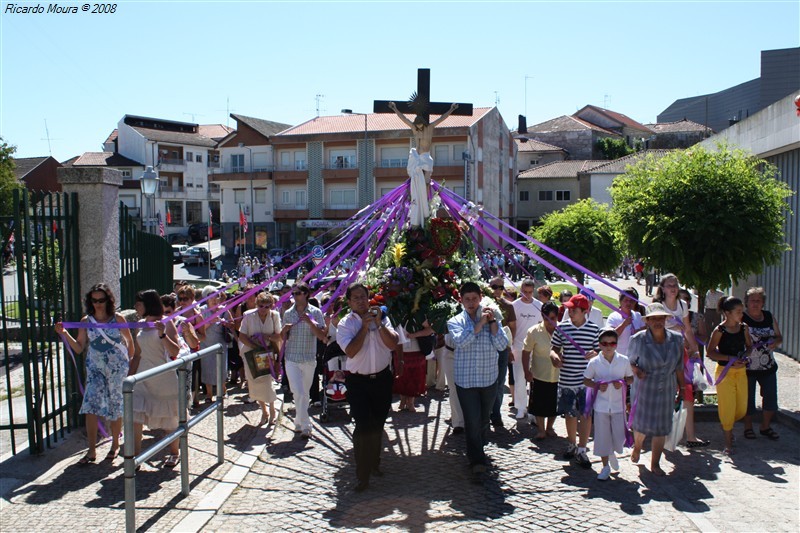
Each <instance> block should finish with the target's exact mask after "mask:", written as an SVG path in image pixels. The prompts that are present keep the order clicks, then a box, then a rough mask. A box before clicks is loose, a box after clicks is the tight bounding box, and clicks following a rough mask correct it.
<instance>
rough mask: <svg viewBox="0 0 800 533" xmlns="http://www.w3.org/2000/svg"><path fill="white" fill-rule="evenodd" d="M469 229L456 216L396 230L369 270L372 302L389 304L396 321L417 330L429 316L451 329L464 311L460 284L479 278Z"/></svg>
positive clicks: (439, 330)
mask: <svg viewBox="0 0 800 533" xmlns="http://www.w3.org/2000/svg"><path fill="white" fill-rule="evenodd" d="M462 224H463V223H462ZM466 229H467V228H466V227H465V226H459V225H458V224H457V223H456V222H455V221H454V220H452V219H445V218H431V219H428V220H427V221H426V224H425V227H424V228H423V227H419V228H411V229H404V230H398V231H396V232H395V234H394V235H393V236H392V238H391V241H390V243H389V245H388V246H387V248H386V251H385V252H384V253H383V254H382V255H381V257H378V258H377V259H376V261H375V262H374V263H373V266H372V267H371V268H370V269H369V271H368V272H367V283H368V285H369V286H370V287H371V288H372V289H373V291H374V292H375V297H374V299H373V302H372V304H373V305H378V306H385V307H386V310H387V313H388V316H389V319H390V320H391V321H392V324H394V325H395V326H404V327H405V328H406V329H407V330H408V331H410V332H414V331H419V330H420V329H422V328H423V323H424V322H425V321H426V320H427V321H428V323H429V324H430V325H431V327H432V328H433V329H434V331H436V332H437V333H444V332H445V331H446V329H447V320H449V319H450V318H451V317H452V316H454V315H455V314H456V313H458V312H459V311H460V310H461V304H460V303H459V293H458V288H459V287H460V286H461V284H462V283H463V282H464V281H467V280H477V279H479V270H478V266H477V257H476V255H475V251H474V248H473V246H472V242H471V241H470V240H469V239H467V238H464V235H463V232H464V230H466Z"/></svg>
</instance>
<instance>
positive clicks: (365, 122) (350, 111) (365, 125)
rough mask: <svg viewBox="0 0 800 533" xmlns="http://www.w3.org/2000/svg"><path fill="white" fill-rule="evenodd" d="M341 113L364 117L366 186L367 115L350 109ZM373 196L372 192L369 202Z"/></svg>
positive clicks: (365, 173) (365, 175)
mask: <svg viewBox="0 0 800 533" xmlns="http://www.w3.org/2000/svg"><path fill="white" fill-rule="evenodd" d="M342 113H344V114H345V115H361V116H363V117H364V184H365V185H366V181H367V169H368V167H367V116H368V114H367V113H355V112H353V110H352V109H342ZM374 196H375V194H374V191H373V198H371V199H370V202H372V201H374V200H375V198H374Z"/></svg>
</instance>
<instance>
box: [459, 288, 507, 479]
mask: <svg viewBox="0 0 800 533" xmlns="http://www.w3.org/2000/svg"><path fill="white" fill-rule="evenodd" d="M481 297H482V293H481V289H480V287H479V286H478V284H477V283H474V282H471V281H468V282H466V283H464V285H463V286H462V287H461V304H462V305H463V307H464V310H463V311H462V312H461V313H459V314H458V315H456V316H454V317H453V318H451V319H450V320H448V321H447V329H448V331H449V332H450V334H451V335H452V337H453V344H454V346H455V372H454V374H455V379H454V381H455V384H456V392H457V394H458V401H459V403H460V404H461V408H462V410H463V411H464V429H465V433H466V438H467V459H469V465H470V468H471V469H472V473H473V474H475V475H479V474H481V473H483V472H485V471H486V454H485V453H484V450H483V447H484V445H485V444H486V441H487V435H488V433H489V416H490V415H491V412H492V405H493V404H494V399H495V396H496V393H497V385H496V381H497V352H498V351H500V350H503V349H505V348H506V347H507V346H508V337H507V336H506V334H505V332H504V331H503V328H501V327H500V324H499V322H498V320H502V316H501V315H500V312H499V311H498V310H494V309H491V308H488V307H482V306H481Z"/></svg>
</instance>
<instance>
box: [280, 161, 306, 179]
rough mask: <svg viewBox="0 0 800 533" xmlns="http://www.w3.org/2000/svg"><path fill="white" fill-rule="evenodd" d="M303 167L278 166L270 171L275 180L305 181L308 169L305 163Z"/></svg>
mask: <svg viewBox="0 0 800 533" xmlns="http://www.w3.org/2000/svg"><path fill="white" fill-rule="evenodd" d="M302 167H303V168H295V167H287V166H280V167H278V169H277V170H276V171H275V172H273V173H272V177H273V179H274V180H275V181H306V180H307V179H308V170H307V169H306V167H305V165H302Z"/></svg>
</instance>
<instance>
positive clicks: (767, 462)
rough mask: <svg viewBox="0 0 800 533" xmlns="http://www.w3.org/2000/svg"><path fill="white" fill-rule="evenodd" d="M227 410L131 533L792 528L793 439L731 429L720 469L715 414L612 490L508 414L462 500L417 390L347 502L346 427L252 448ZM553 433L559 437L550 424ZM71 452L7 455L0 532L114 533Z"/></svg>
mask: <svg viewBox="0 0 800 533" xmlns="http://www.w3.org/2000/svg"><path fill="white" fill-rule="evenodd" d="M779 357H781V358H780V359H779V364H781V365H782V366H781V372H780V374H779V375H780V376H781V377H780V384H779V391H780V393H781V400H780V401H781V405H782V406H784V407H787V408H788V409H789V414H791V415H793V416H798V412H797V407H796V406H797V405H798V395H800V392H798V387H797V384H798V377H799V376H800V365H798V363H797V362H794V361H792V360H790V359H788V358H785V357H782V356H779ZM507 398H508V397H507ZM240 400H241V392H239V391H236V393H235V394H233V395H232V397H231V398H230V401H229V402H228V404H227V405H226V415H225V438H226V461H225V463H224V464H223V465H217V464H216V457H215V455H214V454H215V443H214V435H215V425H214V417H213V416H212V417H209V418H207V419H206V420H204V421H203V422H201V423H200V424H199V425H198V426H196V427H195V428H194V429H193V430H192V435H191V437H190V441H189V442H190V449H191V459H192V461H191V467H190V471H191V480H192V493H191V495H190V496H188V497H187V498H183V497H182V496H181V495H180V479H179V470H178V469H175V470H173V471H170V470H165V469H162V468H160V466H161V462H162V461H163V456H161V457H157V458H156V459H154V460H152V461H151V462H150V463H149V464H147V465H145V466H144V467H143V469H142V471H141V473H140V474H139V475H137V496H138V501H137V524H138V526H139V528H140V530H142V531H171V530H175V528H176V527H179V525H180V526H181V528H182V529H184V530H189V528H185V524H187V523H188V522H182V521H183V520H187V519H191V518H192V517H199V521H196V522H193V523H194V524H196V525H195V527H194V528H193V529H196V530H203V531H239V532H245V531H326V530H339V531H344V530H353V529H355V530H366V529H383V530H390V531H423V530H434V531H440V530H460V531H488V530H491V531H497V530H498V529H499V530H503V531H505V530H513V529H520V530H531V529H547V530H586V529H596V530H643V531H661V530H670V531H673V530H701V531H763V530H766V529H769V530H772V531H797V530H798V529H799V528H800V524H799V523H798V516H799V515H800V489H799V487H800V471H799V469H798V465H800V446H798V442H800V438H799V437H800V425H798V424H796V423H792V424H776V425H775V428H776V430H777V431H778V432H779V433H780V434H781V438H780V440H778V441H777V442H772V441H769V440H768V439H766V438H765V437H761V436H759V438H758V439H757V440H745V439H744V438H742V436H741V431H742V429H741V425H737V428H736V434H737V438H738V441H737V446H738V449H737V452H738V453H737V454H736V455H734V456H733V457H726V456H724V455H723V454H722V453H721V448H722V446H721V443H722V435H721V430H720V428H719V423H718V422H717V420H716V413H715V412H714V410H713V409H712V410H708V411H706V412H704V413H701V414H698V419H699V421H698V423H697V433H698V435H699V436H701V437H704V438H707V439H710V440H711V441H712V444H711V446H710V447H709V448H707V449H705V450H702V451H692V452H688V451H687V450H685V449H683V448H679V449H678V450H677V451H676V452H672V453H667V454H666V457H665V460H664V461H662V465H663V466H664V468H665V470H666V471H667V472H668V474H669V475H668V476H667V477H666V478H656V477H654V476H652V475H651V474H650V473H649V472H648V469H647V468H646V467H638V466H634V465H632V464H631V463H630V462H629V461H628V460H627V457H628V454H627V453H626V454H625V455H624V456H623V459H622V460H621V461H620V463H621V467H622V469H621V472H620V473H619V475H616V476H612V479H611V480H609V481H607V482H599V481H597V480H596V474H597V472H598V471H599V469H600V467H599V466H598V462H599V461H598V460H597V458H594V457H593V459H594V464H593V468H592V470H591V471H588V470H583V469H580V468H579V467H577V466H574V465H571V464H569V463H568V462H567V461H564V460H562V459H561V453H562V451H563V449H564V442H565V441H564V440H563V439H561V438H558V439H549V440H545V441H543V442H539V441H534V440H533V439H532V437H533V430H532V428H531V427H530V426H529V425H527V424H523V425H520V426H518V425H516V424H515V423H514V420H513V419H512V418H511V412H510V411H509V412H508V413H507V417H506V418H505V424H506V426H505V428H502V429H499V430H493V432H492V434H491V443H490V444H489V446H488V454H489V456H490V457H491V458H492V461H493V466H492V468H491V469H490V471H489V473H488V475H487V476H486V477H485V478H484V479H483V480H482V481H481V482H480V483H479V484H476V483H474V482H473V480H472V479H471V478H470V476H469V475H468V471H467V468H466V457H465V447H464V437H463V435H453V434H452V432H451V430H450V428H449V426H448V425H447V422H446V420H447V419H448V418H449V416H450V415H449V405H448V402H447V399H446V397H445V394H444V393H441V392H438V391H435V390H431V393H430V395H429V396H428V397H427V398H424V399H422V400H421V401H420V411H419V412H418V413H416V414H414V413H406V412H402V413H399V412H393V413H392V418H390V420H389V422H388V423H387V426H386V436H385V443H386V444H387V447H386V449H385V451H384V453H383V462H382V469H383V470H384V471H385V476H384V477H381V478H373V480H372V483H371V485H370V488H369V490H367V491H366V492H364V493H361V494H357V493H355V492H354V491H353V488H354V485H355V468H354V465H353V459H352V427H353V426H352V424H349V423H348V422H347V420H346V413H344V412H341V411H333V412H332V414H331V420H330V421H329V422H328V423H326V424H320V423H319V422H318V415H319V408H313V409H312V414H313V415H314V435H313V438H312V439H311V440H310V441H304V440H302V439H299V438H297V437H296V436H295V435H294V433H293V432H292V427H293V424H292V418H293V415H294V412H293V410H292V408H291V407H292V406H291V404H289V406H288V407H289V409H288V410H287V409H284V411H285V412H284V414H283V415H282V419H281V423H280V425H279V426H278V427H277V429H276V430H275V431H274V433H271V434H268V433H267V431H266V430H265V429H263V428H256V427H255V426H253V425H252V424H254V423H255V422H256V421H257V420H258V418H259V414H260V413H259V411H258V409H257V407H256V406H255V405H245V404H243V403H241V401H240ZM395 406H397V403H396V402H395ZM423 407H424V411H423V410H422V408H423ZM782 420H787V418H786V417H782ZM556 429H557V431H558V432H559V434H561V435H563V434H564V433H565V430H564V426H563V422H561V421H559V422H558V423H557V425H556ZM265 443H266V448H264V451H263V453H261V454H260V456H258V458H257V460H256V461H255V463H254V464H253V466H252V468H250V469H249V471H247V470H246V468H245V471H246V475H244V477H243V479H242V480H241V482H240V483H239V484H238V486H236V487H235V488H234V489H233V491H232V493H231V494H230V496H228V497H227V499H225V498H223V499H221V500H220V501H218V502H217V503H216V504H215V505H212V506H209V505H208V503H207V501H206V500H207V498H208V497H209V496H210V495H212V491H213V490H216V489H218V488H219V487H220V486H222V485H225V483H224V482H222V480H223V477H224V476H226V475H228V474H230V473H231V472H232V471H234V470H236V469H235V468H232V464H233V462H235V461H237V460H238V459H241V458H242V457H244V454H247V453H248V452H252V451H253V450H256V451H257V450H259V447H260V446H263V445H264V444H265ZM85 445H86V444H85V437H84V436H82V433H81V432H80V431H75V432H73V434H72V435H69V436H68V438H67V439H66V442H64V443H62V444H60V445H59V446H57V447H56V448H54V449H52V450H48V452H47V453H46V454H45V455H44V456H40V457H30V456H27V455H26V454H25V453H24V452H23V454H20V455H19V456H17V457H15V458H14V459H12V460H9V461H6V462H4V463H2V464H0V481H2V486H3V488H2V490H0V492H2V498H1V499H0V531H4V532H5V531H57V530H63V529H65V528H69V529H71V530H72V529H82V530H89V531H93V530H115V531H119V530H122V529H123V528H124V524H125V517H124V487H123V478H122V460H121V459H119V458H118V459H117V460H116V461H114V463H113V465H112V464H109V462H107V461H102V460H101V462H99V463H98V464H95V465H91V466H88V467H80V466H78V465H77V464H76V461H77V459H78V458H80V456H81V455H82V454H83V452H84V450H85ZM146 445H147V443H146V442H145V446H146ZM108 446H109V444H108V442H105V443H104V444H103V445H102V446H100V447H99V448H98V458H100V459H102V457H103V456H104V455H105V453H106V452H107V451H108ZM642 463H643V464H644V465H649V454H647V453H645V454H643V456H642ZM203 502H206V503H203ZM198 508H202V509H201V511H204V512H205V514H203V513H202V512H199V511H198ZM200 515H202V516H200Z"/></svg>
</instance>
